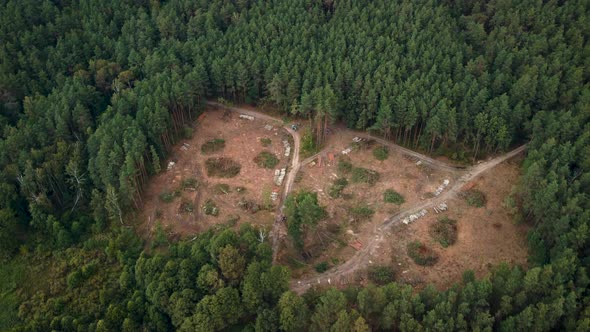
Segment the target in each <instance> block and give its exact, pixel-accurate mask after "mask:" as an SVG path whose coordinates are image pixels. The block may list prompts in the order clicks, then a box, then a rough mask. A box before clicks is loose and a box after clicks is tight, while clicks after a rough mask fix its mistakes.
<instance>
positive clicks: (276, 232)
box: [207, 101, 301, 262]
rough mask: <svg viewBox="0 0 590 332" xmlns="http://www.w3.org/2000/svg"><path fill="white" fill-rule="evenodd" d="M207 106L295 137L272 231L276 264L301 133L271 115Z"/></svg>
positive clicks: (297, 169) (297, 162)
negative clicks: (269, 124)
mask: <svg viewBox="0 0 590 332" xmlns="http://www.w3.org/2000/svg"><path fill="white" fill-rule="evenodd" d="M207 105H210V106H214V107H219V108H223V109H226V110H230V111H233V112H238V113H241V114H246V115H250V116H253V117H254V118H257V119H263V120H265V121H268V122H273V123H277V124H280V125H281V126H282V127H283V128H284V129H285V130H286V131H287V132H288V133H289V134H290V135H291V137H293V150H292V152H291V155H292V156H293V157H292V158H291V166H290V169H289V170H288V173H287V177H286V178H285V182H284V185H283V193H282V195H281V198H280V200H279V204H278V208H277V211H276V216H277V217H276V219H275V222H274V224H273V227H272V231H271V237H272V252H273V262H274V261H275V260H276V256H277V253H278V248H279V243H280V241H279V240H280V233H281V228H282V227H284V225H283V222H282V216H283V209H284V207H285V200H286V199H287V196H288V195H289V193H290V192H291V190H293V184H294V183H295V177H296V176H297V173H298V172H299V168H300V167H301V165H300V163H299V149H300V146H301V137H300V135H299V133H298V132H296V131H295V130H293V129H291V127H289V126H288V125H284V124H283V121H282V120H280V119H277V118H275V117H272V116H270V115H267V114H264V113H259V112H255V111H251V110H248V109H245V108H240V107H229V106H225V105H223V104H220V103H216V102H213V101H208V102H207Z"/></svg>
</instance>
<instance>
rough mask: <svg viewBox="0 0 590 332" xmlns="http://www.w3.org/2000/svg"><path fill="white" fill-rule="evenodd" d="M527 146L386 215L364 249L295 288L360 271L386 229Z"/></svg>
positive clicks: (300, 289) (448, 195) (302, 289)
mask: <svg viewBox="0 0 590 332" xmlns="http://www.w3.org/2000/svg"><path fill="white" fill-rule="evenodd" d="M525 148H526V144H525V145H522V146H520V147H518V148H516V149H514V150H512V151H510V152H508V153H505V154H503V155H501V156H499V157H496V158H494V159H492V160H489V161H487V162H484V163H481V164H479V165H476V166H473V167H470V168H468V170H467V171H466V172H465V173H464V174H463V175H462V176H461V177H460V178H459V179H458V180H457V181H455V183H454V184H453V185H452V186H450V187H449V188H448V189H447V190H445V191H444V192H443V193H442V194H441V195H439V196H438V197H434V198H431V199H428V200H425V201H423V202H420V203H418V204H415V205H414V206H412V207H409V208H407V209H405V210H403V211H400V212H399V213H397V214H395V215H393V216H391V217H390V218H388V219H386V220H385V221H384V222H383V224H381V226H380V227H378V228H377V229H375V230H374V231H373V234H371V237H370V238H371V239H372V240H371V241H370V242H368V243H367V244H366V246H364V247H363V248H362V249H361V250H359V251H357V252H356V253H355V254H354V256H352V257H351V258H350V259H349V260H347V261H346V262H344V263H343V264H341V265H339V266H337V267H336V268H334V269H332V270H330V271H328V272H325V273H323V274H318V275H315V276H313V277H308V278H305V279H301V280H294V281H292V282H291V289H292V290H293V291H295V292H297V293H303V292H305V291H306V290H307V289H309V288H310V287H312V286H315V285H318V284H319V285H327V284H331V283H332V282H334V283H336V282H339V281H341V278H342V277H344V276H347V275H350V274H351V273H353V272H354V271H357V270H359V269H362V268H363V267H365V266H367V265H368V263H369V260H370V258H371V255H372V254H373V253H374V251H375V250H376V249H377V247H378V245H379V244H380V243H381V242H382V241H383V239H384V232H386V231H387V230H388V229H390V228H391V227H392V226H393V225H395V224H397V223H399V222H400V221H401V220H403V218H405V217H407V216H408V215H410V214H414V213H416V212H418V211H420V210H422V209H428V208H431V207H432V206H434V205H435V204H440V203H441V202H443V201H445V200H448V199H450V198H453V197H454V196H456V195H457V194H458V193H459V192H460V191H461V188H462V187H463V186H464V185H465V184H467V183H468V182H469V181H471V180H473V179H474V178H476V177H477V176H478V175H480V174H481V173H483V172H485V171H487V170H489V169H491V168H493V167H495V166H496V165H498V164H500V163H501V162H503V161H506V160H507V159H510V158H512V157H514V156H515V155H517V154H519V153H521V152H522V151H524V150H525Z"/></svg>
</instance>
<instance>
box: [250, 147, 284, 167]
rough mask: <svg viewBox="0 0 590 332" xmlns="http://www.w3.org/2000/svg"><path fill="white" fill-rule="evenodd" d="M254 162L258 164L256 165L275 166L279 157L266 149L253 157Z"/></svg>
mask: <svg viewBox="0 0 590 332" xmlns="http://www.w3.org/2000/svg"><path fill="white" fill-rule="evenodd" d="M254 162H255V163H256V165H258V167H262V168H275V166H276V165H278V163H279V159H278V158H277V156H275V155H274V154H272V153H270V152H268V151H262V152H260V153H259V154H258V155H257V156H256V157H254Z"/></svg>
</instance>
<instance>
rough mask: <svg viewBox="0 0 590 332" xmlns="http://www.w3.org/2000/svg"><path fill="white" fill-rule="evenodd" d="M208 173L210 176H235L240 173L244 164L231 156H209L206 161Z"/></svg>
mask: <svg viewBox="0 0 590 332" xmlns="http://www.w3.org/2000/svg"><path fill="white" fill-rule="evenodd" d="M205 167H206V168H207V175H208V176H210V177H219V178H233V177H234V176H236V175H238V174H240V170H241V169H242V166H241V165H240V164H239V163H238V162H236V161H234V160H233V159H230V158H225V157H218V158H209V159H207V160H206V161H205Z"/></svg>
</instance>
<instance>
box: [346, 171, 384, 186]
mask: <svg viewBox="0 0 590 332" xmlns="http://www.w3.org/2000/svg"><path fill="white" fill-rule="evenodd" d="M379 177H380V174H379V173H378V172H377V171H374V170H371V169H366V168H362V167H354V168H353V169H352V175H351V178H350V179H351V181H352V182H354V183H368V184H370V185H374V184H376V183H377V181H379Z"/></svg>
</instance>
